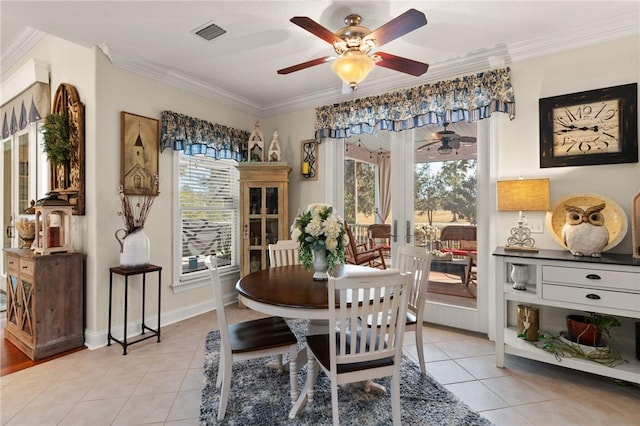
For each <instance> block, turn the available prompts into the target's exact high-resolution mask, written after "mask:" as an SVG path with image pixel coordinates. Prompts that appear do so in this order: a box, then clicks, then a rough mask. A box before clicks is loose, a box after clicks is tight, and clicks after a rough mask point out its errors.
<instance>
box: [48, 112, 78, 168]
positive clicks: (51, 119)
mask: <svg viewBox="0 0 640 426" xmlns="http://www.w3.org/2000/svg"><path fill="white" fill-rule="evenodd" d="M71 152H72V146H71V140H70V139H69V121H68V118H67V116H66V115H64V114H48V115H47V116H46V117H45V119H44V153H45V154H47V157H48V158H49V161H50V162H51V163H52V164H54V165H58V164H64V163H65V162H67V161H69V159H70V158H71Z"/></svg>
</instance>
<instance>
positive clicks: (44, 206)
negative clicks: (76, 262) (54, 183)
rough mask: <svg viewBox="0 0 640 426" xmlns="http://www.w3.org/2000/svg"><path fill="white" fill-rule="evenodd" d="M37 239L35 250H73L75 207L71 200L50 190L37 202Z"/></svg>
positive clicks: (44, 251)
mask: <svg viewBox="0 0 640 426" xmlns="http://www.w3.org/2000/svg"><path fill="white" fill-rule="evenodd" d="M34 209H35V215H36V217H35V222H36V223H35V225H36V235H35V237H36V240H35V243H34V251H35V252H36V253H38V254H51V253H60V252H67V251H71V250H72V248H71V215H72V214H73V207H72V206H71V204H69V202H67V201H66V200H63V199H61V198H58V194H57V193H55V192H50V193H49V194H48V196H47V197H46V198H42V199H40V200H38V201H37V202H36V205H35V207H34Z"/></svg>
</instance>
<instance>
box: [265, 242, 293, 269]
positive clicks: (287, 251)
mask: <svg viewBox="0 0 640 426" xmlns="http://www.w3.org/2000/svg"><path fill="white" fill-rule="evenodd" d="M268 249H269V265H270V266H271V267H272V268H275V267H276V266H289V265H299V264H300V260H298V250H299V244H298V242H297V241H293V240H278V241H277V242H276V243H275V244H269V246H268Z"/></svg>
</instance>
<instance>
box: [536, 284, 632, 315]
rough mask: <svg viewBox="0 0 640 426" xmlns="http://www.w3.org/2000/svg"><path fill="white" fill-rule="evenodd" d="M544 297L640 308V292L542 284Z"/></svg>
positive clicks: (599, 305)
mask: <svg viewBox="0 0 640 426" xmlns="http://www.w3.org/2000/svg"><path fill="white" fill-rule="evenodd" d="M542 298H543V299H546V300H557V301H560V302H566V301H571V303H578V304H581V305H588V306H594V307H606V308H618V309H627V310H633V311H638V310H640V294H634V293H622V292H619V291H608V290H595V289H592V288H582V287H567V286H561V285H553V284H542Z"/></svg>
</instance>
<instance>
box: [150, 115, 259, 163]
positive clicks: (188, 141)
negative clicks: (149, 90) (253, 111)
mask: <svg viewBox="0 0 640 426" xmlns="http://www.w3.org/2000/svg"><path fill="white" fill-rule="evenodd" d="M161 122H162V133H161V135H160V150H161V151H164V149H165V148H172V149H174V150H179V151H184V153H185V154H186V155H195V154H203V155H206V156H208V157H213V158H215V159H217V160H220V159H229V160H236V161H238V162H242V161H247V145H248V141H249V132H247V131H245V130H240V129H234V128H232V127H227V126H223V125H221V124H216V123H211V122H209V121H205V120H201V119H199V118H193V117H189V116H186V115H184V114H179V113H177V112H171V111H162V119H161Z"/></svg>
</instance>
